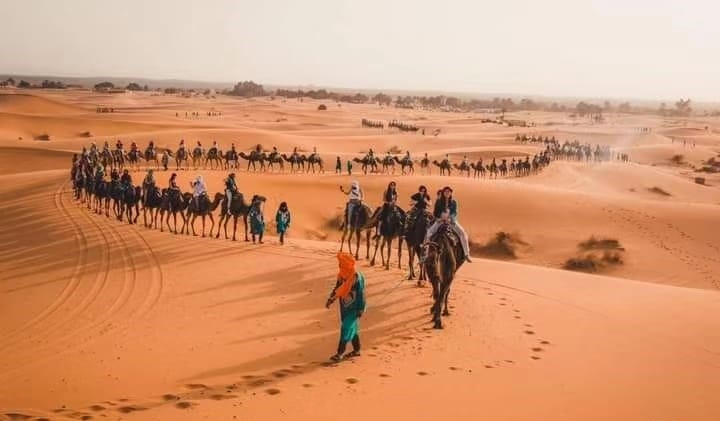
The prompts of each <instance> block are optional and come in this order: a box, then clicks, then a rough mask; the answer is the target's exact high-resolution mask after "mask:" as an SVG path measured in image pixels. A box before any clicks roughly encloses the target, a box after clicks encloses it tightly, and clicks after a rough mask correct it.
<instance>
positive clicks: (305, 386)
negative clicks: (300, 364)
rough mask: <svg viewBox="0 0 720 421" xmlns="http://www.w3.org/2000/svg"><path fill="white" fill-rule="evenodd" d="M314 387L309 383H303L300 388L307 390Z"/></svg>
mask: <svg viewBox="0 0 720 421" xmlns="http://www.w3.org/2000/svg"><path fill="white" fill-rule="evenodd" d="M314 386H315V385H313V384H310V383H304V384H303V385H302V387H304V388H305V389H309V388H311V387H314Z"/></svg>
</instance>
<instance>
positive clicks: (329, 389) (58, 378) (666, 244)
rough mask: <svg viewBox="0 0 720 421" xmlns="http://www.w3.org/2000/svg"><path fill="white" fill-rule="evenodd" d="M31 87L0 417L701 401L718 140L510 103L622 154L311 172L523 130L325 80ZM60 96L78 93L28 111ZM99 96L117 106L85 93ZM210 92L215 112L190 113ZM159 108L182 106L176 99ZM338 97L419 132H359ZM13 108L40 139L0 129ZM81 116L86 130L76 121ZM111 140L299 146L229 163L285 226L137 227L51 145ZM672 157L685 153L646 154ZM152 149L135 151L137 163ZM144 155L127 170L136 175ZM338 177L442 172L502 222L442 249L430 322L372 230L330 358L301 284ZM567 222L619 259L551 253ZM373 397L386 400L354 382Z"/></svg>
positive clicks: (564, 412)
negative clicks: (268, 163) (282, 231)
mask: <svg viewBox="0 0 720 421" xmlns="http://www.w3.org/2000/svg"><path fill="white" fill-rule="evenodd" d="M38 95H39V97H38V98H31V97H25V98H23V99H21V100H17V101H15V99H16V98H15V99H13V101H10V102H7V101H9V100H5V101H6V102H4V103H2V104H4V105H2V108H0V127H1V129H0V174H3V176H4V181H5V182H4V183H2V184H0V202H1V203H3V218H4V219H3V226H4V228H5V229H3V230H0V269H1V270H0V309H2V310H0V311H1V312H2V313H1V314H2V317H0V352H1V353H2V355H3V357H2V358H0V420H20V419H52V420H66V419H68V420H69V419H103V418H109V419H137V420H145V419H147V420H156V419H172V420H184V419H188V420H189V419H193V420H194V419H199V418H208V419H234V418H235V417H236V418H237V419H243V418H244V419H275V418H281V417H288V418H292V419H319V420H329V419H336V418H337V416H338V414H342V416H343V417H344V418H349V419H367V418H368V417H376V418H382V419H386V418H391V417H393V418H397V419H406V418H408V417H409V416H412V418H414V419H422V420H424V419H437V418H439V417H448V416H450V417H454V418H458V419H480V418H488V419H508V420H537V419H553V420H577V419H588V420H608V419H653V420H662V419H682V420H714V419H716V418H717V417H716V414H717V413H718V412H720V404H718V400H717V399H716V396H717V394H718V392H720V380H718V379H720V370H719V369H718V367H720V360H719V357H718V355H720V337H718V336H717V335H716V334H714V333H713V332H716V331H718V328H720V318H718V317H717V316H716V315H717V314H718V312H719V310H720V296H719V295H718V292H717V290H718V289H719V288H720V277H719V276H718V274H719V273H720V259H719V258H718V256H719V255H720V241H719V240H718V238H720V237H719V236H718V227H717V222H718V215H719V213H718V210H719V209H720V190H719V188H720V187H719V186H720V180H716V179H715V178H712V177H708V184H709V185H707V186H700V185H697V184H695V183H694V182H693V176H694V175H695V174H696V173H694V172H693V170H692V167H691V165H697V164H698V163H699V162H701V161H703V160H706V159H707V158H708V157H710V156H714V155H717V154H718V153H720V142H718V141H716V139H715V138H712V137H711V136H708V137H707V138H704V143H703V144H702V145H699V146H698V147H697V148H694V149H688V148H684V149H683V148H682V147H681V146H678V145H677V144H671V143H670V140H669V138H667V137H666V136H665V135H667V133H666V132H662V134H660V133H657V132H658V131H659V129H658V128H659V127H661V125H662V124H663V120H662V119H659V118H657V117H643V116H636V115H633V116H620V115H618V116H612V115H611V116H609V117H608V119H609V120H608V123H607V124H606V125H592V126H590V125H587V124H584V123H582V122H580V121H577V120H572V119H569V118H568V117H567V116H565V115H561V114H553V113H530V114H525V113H518V115H517V116H513V118H516V117H517V118H528V119H532V120H533V121H535V122H537V123H538V124H544V123H553V125H552V126H536V128H534V129H533V131H530V130H528V132H527V133H528V134H532V133H538V134H539V133H542V134H543V135H545V134H549V135H553V134H554V135H556V136H557V137H558V138H561V139H565V138H568V139H575V138H577V139H579V140H581V141H588V142H606V143H608V144H612V145H614V146H615V147H617V148H618V150H622V151H625V152H627V153H628V154H629V155H630V157H631V161H632V162H631V163H619V162H606V163H602V164H594V163H591V164H587V163H577V162H554V163H553V164H551V166H550V167H548V168H547V169H545V170H544V171H543V172H542V173H540V174H536V175H532V176H530V177H523V178H507V179H498V180H490V179H472V178H466V177H458V176H453V177H442V176H440V175H438V174H437V171H434V173H433V174H432V175H424V176H423V175H420V174H419V173H416V175H414V176H401V175H399V174H396V175H367V176H366V175H362V174H361V173H360V171H359V165H356V166H355V175H354V176H353V177H352V178H351V177H348V176H347V175H344V174H343V175H335V174H334V158H335V157H336V156H341V157H342V159H343V160H346V159H348V158H351V157H354V156H360V155H361V153H362V152H363V151H366V150H367V149H369V148H370V147H372V148H373V149H375V150H376V151H377V152H378V153H384V152H385V151H386V150H388V149H390V148H393V147H397V148H398V149H399V150H401V151H404V150H410V151H412V153H413V155H414V156H415V157H416V158H419V157H420V156H421V154H422V153H424V152H428V153H429V154H430V156H431V157H440V156H443V155H445V154H446V153H448V154H450V156H451V158H452V159H453V160H454V161H455V162H458V161H459V159H461V157H462V156H463V155H468V156H469V157H470V158H471V159H478V158H480V157H482V158H483V159H490V158H492V157H512V156H516V155H517V156H519V155H524V154H532V153H535V152H536V151H538V150H539V149H540V148H541V146H539V145H532V144H528V145H520V144H517V143H515V141H514V137H515V133H517V131H516V130H515V128H500V127H497V126H495V125H482V124H479V123H478V124H476V123H474V122H473V119H477V118H478V116H477V115H472V114H468V115H458V114H452V113H435V112H430V111H406V110H395V109H388V108H383V109H381V108H380V107H377V106H372V105H351V104H343V105H342V107H336V106H335V105H332V104H330V103H328V104H329V105H330V106H329V110H328V111H327V112H324V113H323V112H318V111H317V110H316V108H317V104H318V102H315V101H305V102H303V103H300V102H296V101H287V102H282V101H280V100H275V101H270V100H268V99H260V100H252V101H246V100H238V99H235V98H224V97H218V98H217V99H216V100H207V99H200V98H192V99H185V98H179V97H173V96H150V95H149V94H143V93H140V94H133V95H118V96H112V95H100V94H94V93H91V92H86V91H68V92H63V93H58V92H41V91H38ZM50 104H56V105H50ZM65 104H67V107H68V108H67V109H68V110H72V109H79V110H82V109H88V110H91V111H89V112H87V113H85V114H82V113H81V112H78V113H77V115H75V113H74V112H70V111H68V112H67V113H65V112H63V111H59V110H58V111H55V110H53V109H52V107H54V106H58V107H61V108H62V107H66V105H65ZM98 104H108V105H114V106H117V107H118V108H119V111H118V113H116V114H104V115H96V114H95V112H94V107H95V106H97V105H98ZM43 107H45V108H43ZM211 107H212V108H215V109H217V110H221V111H222V112H223V116H221V117H203V116H202V111H203V110H209V109H210V108H211ZM36 109H42V110H43V112H38V113H35V112H34V110H36ZM184 110H188V111H190V112H192V111H199V112H201V116H200V117H199V118H195V119H191V118H187V119H186V118H185V117H184ZM176 112H177V113H179V115H178V116H177V117H176V116H175V113H176ZM363 117H367V118H377V119H379V118H382V119H384V120H387V119H394V118H395V119H404V120H407V121H414V122H415V123H416V124H418V125H421V126H424V127H425V126H426V127H428V128H430V127H432V128H440V129H441V133H440V135H439V136H437V137H434V136H429V135H428V136H425V137H423V136H421V135H411V134H406V133H398V132H397V131H393V130H384V131H381V130H379V129H363V128H361V127H359V120H360V118H363ZM468 117H471V118H468ZM277 119H286V120H284V121H277ZM466 119H467V121H465V120H466ZM451 121H456V122H458V123H460V122H462V124H454V123H451ZM636 127H654V128H655V131H654V132H652V133H650V134H644V133H638V132H637V131H636V130H635V128H636ZM713 127H718V125H717V122H715V126H713ZM35 131H47V132H49V133H50V134H51V135H52V136H53V137H52V139H51V140H50V141H49V142H33V141H28V140H27V139H24V140H17V137H18V136H21V135H22V136H29V135H31V134H32V133H34V132H35ZM83 131H90V132H92V134H93V135H94V136H93V137H92V138H82V137H79V136H78V133H80V132H83ZM520 133H523V132H522V131H521V132H520ZM115 137H119V138H122V139H123V141H125V143H126V145H127V144H129V143H130V142H131V141H137V142H138V143H139V144H140V145H141V146H145V144H146V142H147V141H149V140H154V141H156V143H157V144H158V146H160V147H168V148H173V149H174V148H175V147H177V142H178V140H179V139H180V138H184V139H186V141H187V142H188V143H189V144H193V143H194V142H196V141H197V140H200V141H202V142H203V144H205V145H206V146H208V145H209V144H210V143H211V142H212V141H213V140H217V141H218V142H219V143H220V144H221V146H222V147H223V148H224V149H227V148H228V147H229V145H230V144H232V143H235V145H236V146H237V147H238V149H239V150H244V151H247V150H249V149H250V148H252V147H253V146H254V145H256V144H258V143H260V144H262V145H263V146H264V147H265V148H266V149H270V148H272V146H277V147H278V148H280V150H281V151H283V152H290V151H292V148H294V147H298V148H299V149H300V150H302V151H303V152H304V153H307V152H309V151H311V150H312V148H313V147H314V146H316V147H317V148H318V150H319V152H320V153H321V155H322V157H323V159H325V160H326V161H327V163H326V172H325V174H314V175H313V174H290V173H289V172H287V171H286V172H285V173H264V174H260V173H252V172H248V171H246V170H245V166H246V165H247V163H246V162H245V161H241V163H242V167H243V168H242V169H241V170H239V171H237V174H238V185H239V187H240V189H241V191H243V192H244V193H245V194H246V195H248V196H250V195H252V194H262V195H264V196H266V197H267V198H268V200H267V203H266V208H265V215H266V218H267V219H268V220H269V219H272V217H273V216H274V211H275V209H276V208H277V206H278V204H279V202H280V201H287V202H288V204H289V205H290V209H291V211H292V214H293V220H294V222H293V224H292V227H291V230H290V233H289V243H288V244H286V245H285V246H280V245H278V244H277V239H276V238H275V237H274V231H273V226H272V224H269V232H268V234H269V237H268V238H267V241H266V244H265V245H262V246H259V245H252V244H248V243H245V242H244V241H242V234H241V238H240V240H241V241H238V242H233V241H230V240H225V239H224V238H223V236H222V235H221V238H220V239H214V238H212V239H211V238H199V237H197V238H196V237H193V236H185V235H174V234H169V233H167V232H164V233H161V232H159V231H158V230H151V229H146V228H144V227H142V215H141V216H140V219H139V221H140V223H141V224H140V225H139V226H129V225H127V224H126V223H120V222H118V221H116V220H114V219H113V218H106V217H105V216H100V215H96V214H94V213H92V212H91V211H89V210H87V208H86V207H84V206H83V205H80V204H78V203H76V202H75V201H74V200H73V199H72V197H71V192H70V189H69V183H68V180H67V179H68V172H69V161H70V159H69V158H70V153H71V151H77V150H79V149H80V148H81V147H82V146H83V145H88V144H89V142H90V141H92V140H94V141H96V142H99V143H101V142H102V141H104V140H106V139H107V140H110V141H112V140H114V139H115ZM677 154H682V155H683V156H684V159H685V161H686V162H687V165H678V164H674V163H672V162H670V159H671V158H672V157H673V156H674V155H677ZM343 162H344V161H343ZM398 170H399V169H398ZM170 172H171V171H169V172H167V173H166V172H162V171H160V172H159V173H158V176H157V178H158V183H159V184H160V185H161V186H164V185H165V184H166V183H167V178H168V177H169V175H170ZM178 174H179V184H180V186H181V187H182V188H183V189H186V190H187V189H189V181H190V180H191V179H192V178H193V177H195V176H196V175H197V174H203V175H204V176H205V177H206V179H207V181H208V185H209V188H210V193H211V194H214V193H216V192H219V191H221V189H222V180H223V178H224V177H225V176H226V174H227V173H226V172H225V171H210V170H204V169H198V170H195V169H191V170H188V171H186V170H182V171H178ZM143 175H144V172H133V177H134V178H135V181H136V182H139V181H140V179H141V178H142V176H143ZM353 179H357V180H359V181H360V182H361V184H362V186H363V188H364V190H365V192H366V195H367V202H368V203H369V204H370V205H371V206H373V207H375V206H379V205H380V203H381V200H380V199H381V195H382V191H383V189H384V188H385V187H386V186H387V184H388V183H389V182H390V181H391V180H395V181H397V183H398V189H399V192H400V196H401V201H400V205H401V206H404V207H407V206H408V201H409V196H410V195H411V194H412V193H413V192H414V191H415V190H416V189H417V187H418V185H420V184H423V185H426V186H428V187H429V189H430V191H431V192H433V191H435V190H437V189H439V188H441V187H442V186H445V185H451V186H453V188H454V189H455V192H456V197H457V198H458V200H459V202H460V210H459V211H460V220H461V221H462V223H463V225H464V226H465V228H466V229H467V230H468V232H469V233H470V236H471V238H472V240H473V242H474V243H485V242H486V241H488V240H490V239H492V238H494V237H495V236H496V234H497V233H498V232H501V231H502V232H506V233H511V235H512V236H514V237H516V238H519V239H521V240H522V241H523V242H524V243H525V244H523V245H519V246H518V248H517V250H516V251H517V253H516V258H515V259H508V260H505V261H500V260H489V259H484V258H481V256H475V258H474V260H475V262H474V263H473V264H470V265H465V266H463V268H462V269H461V270H460V271H459V272H458V276H457V278H456V280H455V283H454V286H453V290H452V295H451V311H452V316H451V317H449V318H447V320H446V328H445V330H443V331H435V330H432V329H431V327H432V326H431V324H430V323H429V315H428V308H429V305H430V297H429V295H430V290H429V289H428V288H418V287H416V286H415V283H414V282H410V281H406V280H405V279H404V278H405V275H406V270H407V260H406V259H405V258H403V262H402V267H401V269H397V268H396V266H397V255H396V253H393V255H392V257H391V261H392V269H391V270H389V271H385V270H383V269H382V268H381V267H379V265H378V267H370V266H369V264H368V262H367V261H365V260H364V259H363V261H362V262H361V263H360V267H361V268H362V270H363V271H364V272H365V273H366V275H367V278H368V282H367V284H368V306H369V307H368V311H367V313H366V315H365V316H364V317H363V320H362V333H361V334H362V340H363V347H364V348H363V356H362V357H361V358H358V359H355V360H352V361H347V362H343V363H341V364H339V365H337V366H331V365H328V364H327V363H326V361H327V358H328V357H329V356H330V355H331V353H332V352H333V351H334V347H335V345H336V339H337V336H336V335H337V314H336V311H337V309H335V308H333V309H332V310H325V309H324V307H323V303H324V301H325V298H326V296H327V293H328V292H329V290H330V288H331V287H332V285H333V283H334V276H335V273H336V261H335V258H334V254H335V253H336V251H337V250H338V243H337V240H338V239H339V236H340V233H339V231H338V230H337V221H338V217H339V215H340V214H341V212H342V209H343V204H344V200H345V198H344V196H343V195H342V194H341V193H340V191H339V186H340V185H345V186H347V185H348V184H349V182H350V181H351V180H353ZM654 188H657V189H658V190H654ZM660 190H662V191H665V192H667V193H668V194H669V195H664V194H661V193H659V192H658V191H660ZM196 228H198V229H199V228H200V223H199V222H197V223H196ZM208 228H209V227H208ZM215 229H217V227H215ZM215 232H217V231H214V233H215ZM591 236H595V237H602V238H610V239H615V240H617V241H618V242H619V243H620V245H621V246H622V248H623V249H624V251H623V252H622V260H623V264H620V265H617V266H614V267H608V268H605V269H603V270H602V271H601V272H599V273H597V274H584V273H579V272H574V271H567V270H563V269H562V267H563V265H564V263H565V261H566V260H567V259H569V258H572V257H576V256H579V255H582V254H584V253H586V252H587V251H586V250H583V249H581V248H580V247H579V244H580V243H581V242H583V241H585V240H587V239H588V238H590V237H591ZM388 396H392V397H393V399H392V404H379V403H384V402H388V400H387V397H388ZM428 396H431V397H432V398H428ZM90 417H92V418H90Z"/></svg>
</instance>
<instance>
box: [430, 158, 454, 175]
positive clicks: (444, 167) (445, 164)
mask: <svg viewBox="0 0 720 421" xmlns="http://www.w3.org/2000/svg"><path fill="white" fill-rule="evenodd" d="M433 165H435V166H436V167H438V168H440V175H446V174H445V173H446V172H447V175H450V172H451V170H452V165H450V161H448V160H447V159H443V160H442V162H438V161H433Z"/></svg>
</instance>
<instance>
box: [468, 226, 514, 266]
mask: <svg viewBox="0 0 720 421" xmlns="http://www.w3.org/2000/svg"><path fill="white" fill-rule="evenodd" d="M525 245H527V243H526V242H524V241H523V240H521V239H520V236H519V235H518V234H509V233H507V232H505V231H499V232H497V233H496V234H495V236H494V237H493V238H491V239H490V240H488V241H487V242H486V243H484V244H480V243H477V242H475V241H470V254H475V255H478V256H484V257H489V258H493V259H517V249H518V247H520V246H525Z"/></svg>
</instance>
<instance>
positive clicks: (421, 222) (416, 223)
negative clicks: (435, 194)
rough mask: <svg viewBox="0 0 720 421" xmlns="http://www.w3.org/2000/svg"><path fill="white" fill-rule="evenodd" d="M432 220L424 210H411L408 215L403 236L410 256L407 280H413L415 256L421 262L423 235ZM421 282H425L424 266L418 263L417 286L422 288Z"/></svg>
mask: <svg viewBox="0 0 720 421" xmlns="http://www.w3.org/2000/svg"><path fill="white" fill-rule="evenodd" d="M418 213H419V214H418ZM433 219H434V218H433V215H432V213H430V212H428V211H426V210H419V209H413V210H411V211H410V213H408V218H407V222H406V224H405V234H404V236H405V242H406V243H407V247H408V253H409V254H410V258H409V262H408V265H409V266H410V268H409V271H410V272H409V273H408V279H411V280H412V279H415V255H417V257H418V260H421V257H422V246H423V244H424V243H425V235H426V234H427V230H428V228H429V227H430V225H432V222H433ZM423 281H425V265H424V264H423V263H422V262H420V273H419V274H418V286H422V285H423Z"/></svg>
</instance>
